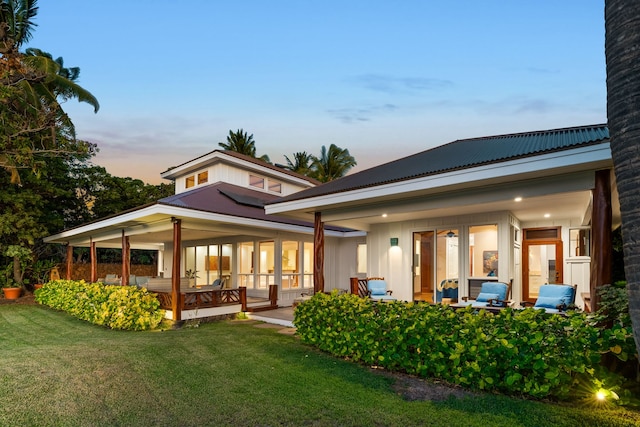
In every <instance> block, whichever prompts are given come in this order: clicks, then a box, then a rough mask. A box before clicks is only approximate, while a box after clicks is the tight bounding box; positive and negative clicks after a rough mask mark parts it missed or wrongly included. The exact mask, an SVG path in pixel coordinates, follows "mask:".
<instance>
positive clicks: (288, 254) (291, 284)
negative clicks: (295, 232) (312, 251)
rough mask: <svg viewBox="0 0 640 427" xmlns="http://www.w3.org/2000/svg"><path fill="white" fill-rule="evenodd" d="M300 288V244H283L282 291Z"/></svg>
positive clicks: (290, 242) (291, 242) (286, 242)
mask: <svg viewBox="0 0 640 427" xmlns="http://www.w3.org/2000/svg"><path fill="white" fill-rule="evenodd" d="M299 286H300V262H299V259H298V242H293V241H286V240H285V241H284V242H282V289H295V288H298V287H299Z"/></svg>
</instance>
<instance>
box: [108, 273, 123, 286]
mask: <svg viewBox="0 0 640 427" xmlns="http://www.w3.org/2000/svg"><path fill="white" fill-rule="evenodd" d="M104 284H105V285H119V284H120V278H119V277H118V275H117V274H107V275H106V276H105V277H104Z"/></svg>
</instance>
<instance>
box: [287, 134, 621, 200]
mask: <svg viewBox="0 0 640 427" xmlns="http://www.w3.org/2000/svg"><path fill="white" fill-rule="evenodd" d="M608 139H609V129H608V128H607V126H606V125H604V124H599V125H591V126H579V127H570V128H562V129H552V130H545V131H535V132H523V133H513V134H507V135H497V136H487V137H482V138H471V139H461V140H457V141H453V142H450V143H448V144H445V145H441V146H439V147H435V148H432V149H429V150H426V151H422V152H420V153H417V154H414V155H411V156H408V157H404V158H402V159H398V160H395V161H392V162H389V163H385V164H382V165H380V166H375V167H372V168H370V169H367V170H364V171H361V172H358V173H354V174H352V175H347V176H345V177H342V178H340V179H337V180H335V181H330V182H328V183H326V184H322V185H320V186H318V187H314V188H309V189H307V190H303V191H300V192H298V193H295V194H292V195H289V196H286V197H283V198H281V199H279V200H278V201H277V202H286V201H291V200H300V199H305V198H308V197H316V196H324V195H329V194H333V193H340V192H345V191H350V190H355V189H358V188H366V187H374V186H377V185H382V184H387V183H392V182H398V181H406V180H410V179H415V178H420V177H424V176H429V175H437V174H441V173H445V172H450V171H454V170H461V169H468V168H472V167H476V166H481V165H487V164H492V163H500V162H504V161H508V160H514V159H518V158H524V157H532V156H536V155H540V154H545V153H552V152H557V151H563V150H568V149H572V148H576V147H579V146H587V145H593V144H600V143H603V142H607V141H608Z"/></svg>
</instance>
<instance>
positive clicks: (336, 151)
mask: <svg viewBox="0 0 640 427" xmlns="http://www.w3.org/2000/svg"><path fill="white" fill-rule="evenodd" d="M356 164H357V163H356V159H355V158H354V157H353V156H352V155H351V154H349V150H347V149H346V148H345V149H342V148H340V147H338V146H337V145H335V144H331V145H330V146H329V149H328V150H327V147H325V146H324V145H323V146H322V149H321V150H320V157H316V158H315V159H314V162H313V169H314V171H313V174H312V176H313V178H316V179H317V180H318V181H320V182H329V181H333V180H334V179H337V178H340V177H342V176H344V175H346V174H347V172H349V170H350V169H351V168H352V167H354V166H355V165H356Z"/></svg>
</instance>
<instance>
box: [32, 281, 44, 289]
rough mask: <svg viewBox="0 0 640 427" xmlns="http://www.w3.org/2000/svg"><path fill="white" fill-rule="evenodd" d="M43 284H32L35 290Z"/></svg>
mask: <svg viewBox="0 0 640 427" xmlns="http://www.w3.org/2000/svg"><path fill="white" fill-rule="evenodd" d="M43 286H44V285H43V284H42V283H36V284H35V285H33V290H34V291H35V290H36V289H40V288H41V287H43Z"/></svg>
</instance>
